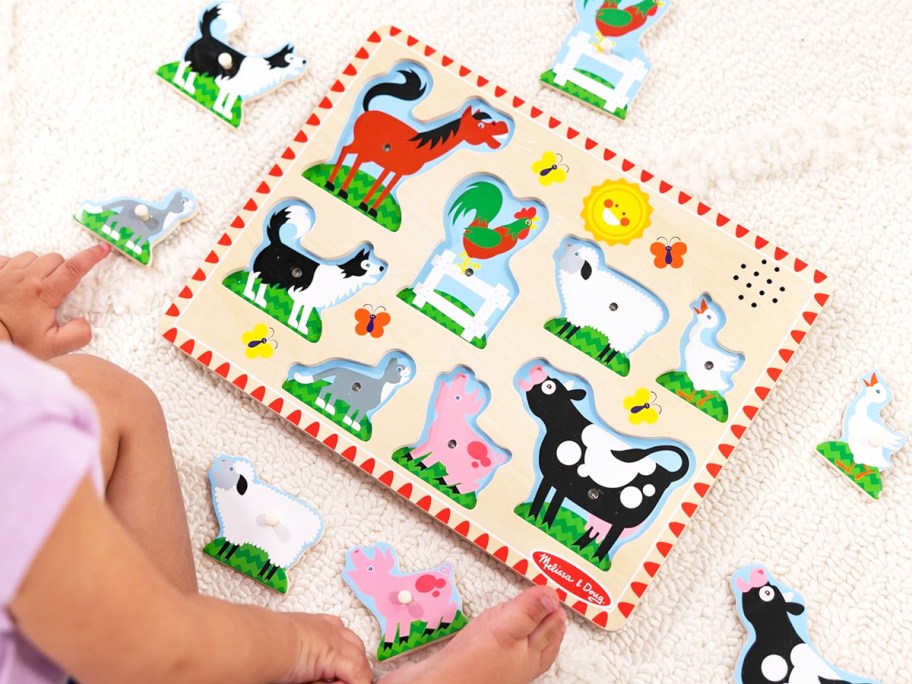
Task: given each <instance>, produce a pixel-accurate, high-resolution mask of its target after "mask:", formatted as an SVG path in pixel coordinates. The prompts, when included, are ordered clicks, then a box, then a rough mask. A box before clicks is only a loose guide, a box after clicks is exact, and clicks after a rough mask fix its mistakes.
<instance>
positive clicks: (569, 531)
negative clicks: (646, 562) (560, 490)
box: [513, 501, 611, 572]
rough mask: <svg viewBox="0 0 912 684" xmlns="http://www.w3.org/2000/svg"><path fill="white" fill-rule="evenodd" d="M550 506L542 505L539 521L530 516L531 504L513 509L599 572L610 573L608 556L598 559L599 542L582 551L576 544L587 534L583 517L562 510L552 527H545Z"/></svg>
mask: <svg viewBox="0 0 912 684" xmlns="http://www.w3.org/2000/svg"><path fill="white" fill-rule="evenodd" d="M550 505H551V502H550V501H546V502H545V503H544V504H543V505H542V508H541V510H540V511H539V512H538V518H539V519H538V520H536V519H535V518H533V517H532V516H531V515H530V514H529V509H531V508H532V504H531V503H522V504H519V506H517V507H516V508H514V509H513V512H514V513H516V515H518V516H519V517H520V518H522V519H523V520H525V521H526V522H527V523H529V524H531V525H532V526H533V527H536V528H538V529H539V530H541V531H542V532H544V533H545V534H547V535H548V536H549V537H551V538H552V539H554V540H555V541H557V542H560V543H561V544H563V545H564V546H566V547H567V548H568V549H570V550H571V551H572V552H573V553H575V554H576V555H577V556H579V557H580V558H583V559H584V560H587V561H589V562H590V563H592V564H593V565H594V566H595V567H597V568H598V569H599V570H604V571H605V572H608V571H609V570H610V569H611V559H610V558H609V557H608V556H607V555H606V556H605V557H604V558H597V557H596V555H595V552H596V550H597V549H598V547H599V545H598V542H595V541H593V542H591V543H590V544H589V546H587V547H586V548H584V549H582V550H580V548H579V547H578V546H576V545H575V544H574V542H576V540H577V539H579V538H580V537H582V536H583V535H584V534H585V533H586V521H585V520H584V519H583V518H582V517H580V516H579V515H577V514H576V513H574V512H573V511H571V510H568V509H566V508H561V509H560V510H559V511H558V512H557V516H556V517H555V518H554V522H553V523H552V524H551V527H545V524H544V523H543V522H542V520H544V519H545V516H546V514H547V513H548V507H549V506H550ZM609 552H610V550H609Z"/></svg>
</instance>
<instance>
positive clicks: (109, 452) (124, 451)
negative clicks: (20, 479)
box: [50, 355, 196, 592]
mask: <svg viewBox="0 0 912 684" xmlns="http://www.w3.org/2000/svg"><path fill="white" fill-rule="evenodd" d="M50 363H51V364H53V365H54V366H56V367H57V368H60V369H61V370H63V371H64V372H66V373H68V374H69V376H70V378H71V379H72V381H73V384H75V385H76V386H77V387H79V388H80V389H81V390H82V391H84V392H85V393H86V394H88V395H89V397H90V398H91V399H92V401H94V402H95V407H96V409H97V410H98V416H99V418H100V420H101V460H102V466H103V470H104V478H105V485H106V498H107V501H108V505H109V506H110V507H111V509H112V510H113V511H114V513H115V515H116V516H117V517H118V518H119V519H120V521H121V523H123V525H124V527H126V529H127V531H128V532H129V533H130V534H131V535H132V536H133V537H134V539H136V541H137V542H138V543H139V544H140V546H142V548H143V549H144V550H145V551H146V553H147V554H148V555H149V558H150V559H151V560H152V562H153V563H155V565H156V567H158V569H159V570H160V571H161V572H162V573H164V575H165V576H166V577H167V578H168V579H169V580H170V581H171V582H172V583H173V584H174V585H175V586H177V587H178V588H179V589H181V590H183V591H188V592H195V591H196V570H195V568H194V565H193V555H192V552H191V550H190V535H189V532H188V529H187V515H186V512H185V511H184V502H183V498H182V497H181V490H180V484H179V483H178V480H177V471H176V470H175V468H174V459H173V455H172V453H171V443H170V441H169V440H168V428H167V426H166V424H165V418H164V415H163V414H162V410H161V406H160V405H159V403H158V400H157V399H156V398H155V395H154V394H153V393H152V391H151V390H150V389H149V388H148V387H147V386H146V385H145V384H144V383H143V382H142V381H141V380H139V379H138V378H136V377H134V376H133V375H130V374H129V373H128V372H127V371H125V370H123V369H122V368H120V367H118V366H115V365H114V364H112V363H109V362H107V361H103V360H102V359H99V358H96V357H94V356H86V355H69V356H61V357H58V358H56V359H53V360H52V361H51V362H50Z"/></svg>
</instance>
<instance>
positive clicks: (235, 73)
mask: <svg viewBox="0 0 912 684" xmlns="http://www.w3.org/2000/svg"><path fill="white" fill-rule="evenodd" d="M242 23H243V16H242V15H241V9H240V7H238V5H237V4H236V3H234V2H227V1H222V2H214V3H212V4H211V5H207V6H206V7H205V8H204V9H203V11H202V12H201V13H200V16H199V22H198V24H197V29H196V35H195V36H194V37H193V40H191V41H190V43H189V44H188V45H187V49H186V50H185V51H184V53H183V56H182V57H181V59H180V60H179V61H177V62H171V63H169V64H165V65H163V66H161V67H159V69H158V71H157V72H156V73H157V74H158V75H159V76H160V77H161V78H162V79H164V80H165V81H166V82H168V83H170V84H171V85H173V86H174V87H175V88H177V89H178V90H179V91H180V92H181V93H183V94H184V95H186V96H187V97H189V98H190V99H192V100H193V101H194V102H196V103H197V104H198V105H200V106H201V107H202V108H203V109H205V110H207V111H210V112H212V113H213V114H215V115H216V116H217V117H218V118H219V119H220V120H222V121H224V122H225V123H227V124H229V125H231V126H233V127H234V128H237V127H238V126H240V125H241V118H242V116H243V112H242V104H243V103H244V102H248V101H250V100H254V99H256V98H258V97H262V96H263V95H265V94H267V93H269V92H271V91H273V90H275V89H276V88H278V87H279V86H280V85H282V84H283V83H288V82H289V81H293V80H294V79H296V78H300V77H301V75H303V73H304V67H305V66H306V65H307V60H306V59H304V58H303V57H301V56H300V55H299V54H297V53H296V52H295V49H294V46H293V45H292V44H291V43H288V44H287V45H285V46H284V47H281V48H279V49H278V50H276V51H275V52H273V53H271V54H267V55H246V54H244V53H243V52H241V51H240V50H237V49H236V48H234V47H232V46H231V45H230V44H229V43H228V36H229V35H230V34H232V33H234V32H235V31H237V30H238V29H239V28H240V27H241V24H242Z"/></svg>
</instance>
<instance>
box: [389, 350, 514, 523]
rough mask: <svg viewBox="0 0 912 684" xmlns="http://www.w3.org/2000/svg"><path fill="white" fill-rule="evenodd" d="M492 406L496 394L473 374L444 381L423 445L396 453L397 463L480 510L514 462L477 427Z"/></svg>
mask: <svg viewBox="0 0 912 684" xmlns="http://www.w3.org/2000/svg"><path fill="white" fill-rule="evenodd" d="M490 401H491V392H490V390H489V389H488V387H487V386H486V385H484V384H483V383H481V382H479V381H478V380H477V379H476V378H475V374H474V373H473V372H472V371H471V370H469V369H468V368H465V367H464V366H459V367H457V368H456V369H455V370H453V371H451V372H450V373H447V374H445V375H441V376H440V377H438V378H437V383H436V384H435V386H434V393H433V394H432V395H431V404H430V406H429V408H428V415H427V421H426V423H425V427H424V431H423V433H422V434H421V437H420V439H419V441H418V443H417V444H416V445H414V446H407V447H402V448H401V449H399V450H398V451H396V453H394V454H393V461H395V462H396V463H398V464H399V465H401V466H402V467H403V468H405V469H406V470H408V471H409V472H411V473H413V474H415V475H418V477H420V478H421V479H422V480H424V481H425V482H427V483H428V484H429V485H431V486H432V487H434V488H435V489H436V490H438V491H439V492H441V493H442V494H445V495H446V496H448V497H449V498H451V499H453V500H454V501H455V502H456V503H458V504H460V505H461V506H465V507H466V508H469V509H471V508H475V505H476V503H477V496H478V494H479V493H480V492H481V490H482V489H484V488H485V487H486V486H487V485H488V484H489V483H490V482H491V479H492V478H493V477H494V474H495V472H496V471H497V469H498V468H500V467H501V466H502V465H504V464H506V463H507V462H508V461H509V460H510V453H509V452H508V451H506V450H504V449H502V448H501V447H499V446H497V445H496V444H494V442H493V441H492V440H491V438H490V437H488V436H487V435H486V434H485V433H484V432H482V431H481V430H480V429H479V427H478V424H477V423H476V420H477V418H478V416H479V415H480V414H481V413H482V411H484V409H485V408H486V407H487V405H488V404H489V403H490Z"/></svg>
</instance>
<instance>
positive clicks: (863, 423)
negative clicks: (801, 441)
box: [817, 370, 906, 499]
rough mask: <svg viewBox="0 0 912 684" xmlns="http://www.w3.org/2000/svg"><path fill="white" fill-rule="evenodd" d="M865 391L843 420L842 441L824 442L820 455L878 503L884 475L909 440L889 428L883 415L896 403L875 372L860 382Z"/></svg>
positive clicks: (862, 377)
mask: <svg viewBox="0 0 912 684" xmlns="http://www.w3.org/2000/svg"><path fill="white" fill-rule="evenodd" d="M859 382H860V384H861V391H859V393H858V394H857V395H856V397H855V398H854V399H853V400H852V403H851V404H849V407H848V408H847V409H846V412H845V415H844V416H843V419H842V435H841V436H840V437H839V439H838V440H834V441H829V442H822V443H821V444H818V445H817V452H818V453H819V454H820V455H821V456H823V457H824V458H825V459H826V460H827V461H829V462H830V463H832V464H833V466H835V467H836V468H837V469H838V470H839V472H841V473H842V474H843V475H845V476H846V477H847V478H849V480H851V481H852V482H854V483H855V484H856V485H857V486H858V487H860V488H861V489H862V490H863V491H864V492H865V493H866V494H868V496H870V497H872V498H874V499H877V498H879V497H880V493H881V491H883V478H882V474H883V472H884V471H885V470H889V469H890V468H892V467H893V461H892V458H893V455H894V454H895V453H896V452H897V451H899V450H900V449H902V447H903V445H904V444H905V443H906V437H905V435H903V434H900V433H899V432H894V431H893V430H891V429H890V428H888V427H887V426H886V423H884V420H883V418H881V417H880V414H881V412H882V411H883V410H884V409H885V408H886V407H887V404H889V403H890V401H891V400H892V399H893V392H892V391H891V390H890V386H889V385H888V384H887V383H886V381H885V380H884V379H883V375H878V373H877V371H876V370H874V371H871V372H870V373H866V374H865V375H863V376H861V378H860V379H859Z"/></svg>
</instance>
